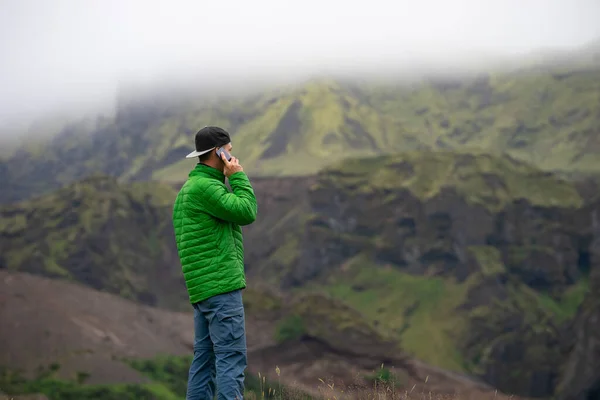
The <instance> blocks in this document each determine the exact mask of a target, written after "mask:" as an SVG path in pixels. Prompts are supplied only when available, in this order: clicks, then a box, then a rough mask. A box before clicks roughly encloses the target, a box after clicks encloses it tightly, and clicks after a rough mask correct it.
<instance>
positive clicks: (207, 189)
mask: <svg viewBox="0 0 600 400" xmlns="http://www.w3.org/2000/svg"><path fill="white" fill-rule="evenodd" d="M224 187H225V184H224V183H222V182H220V181H218V180H216V179H211V178H207V177H203V176H195V177H191V178H189V179H188V180H187V181H186V182H185V184H184V185H183V186H182V187H181V189H180V191H179V193H180V194H182V195H185V194H191V195H199V194H207V193H211V192H214V191H215V190H220V189H222V188H224Z"/></svg>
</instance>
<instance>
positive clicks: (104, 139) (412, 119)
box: [0, 64, 600, 202]
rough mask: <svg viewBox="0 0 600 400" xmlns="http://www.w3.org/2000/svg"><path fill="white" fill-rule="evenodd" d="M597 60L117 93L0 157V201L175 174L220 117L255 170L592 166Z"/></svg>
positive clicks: (599, 74)
mask: <svg viewBox="0 0 600 400" xmlns="http://www.w3.org/2000/svg"><path fill="white" fill-rule="evenodd" d="M599 82H600V68H598V67H597V66H594V65H593V64H591V65H586V66H585V67H580V68H570V69H569V68H566V67H556V68H554V69H552V68H549V69H543V70H530V71H528V72H520V73H516V72H515V73H510V74H509V73H504V74H492V73H490V74H485V75H482V76H478V77H472V78H465V79H462V80H458V79H457V80H424V81H420V82H416V83H414V84H412V85H408V84H396V83H393V82H389V83H388V84H377V85H376V84H362V83H360V84H359V83H348V82H345V81H338V80H314V81H309V82H307V83H305V84H303V85H295V86H289V87H283V88H279V89H268V90H265V91H264V92H262V93H260V94H257V95H253V96H246V97H240V98H230V99H221V100H214V101H192V100H185V101H183V100H181V101H167V100H164V101H161V100H160V99H159V100H157V99H150V100H147V101H141V100H136V102H133V103H130V102H125V101H123V102H122V103H121V104H120V105H119V108H118V113H117V115H116V116H115V117H114V118H113V119H101V120H99V121H86V122H83V123H78V124H72V125H67V126H66V127H65V128H64V129H63V131H62V133H61V134H59V135H58V136H56V137H55V138H54V139H53V140H52V141H51V142H50V143H47V144H42V145H40V144H36V145H35V147H31V146H28V147H26V150H25V151H24V152H19V153H18V154H15V157H14V158H12V159H9V160H5V161H4V162H3V163H2V164H0V179H1V180H2V181H3V182H6V186H5V189H4V190H3V191H2V194H1V196H0V201H3V202H6V201H12V200H17V199H22V198H26V197H28V196H29V195H31V194H36V193H40V192H42V191H44V190H49V189H52V188H54V187H56V186H58V185H62V184H65V183H68V182H70V181H72V180H76V179H80V178H82V177H85V176H87V175H88V174H90V173H92V172H103V173H107V174H111V175H115V176H119V177H122V178H124V179H149V178H154V179H160V180H173V181H181V180H183V179H185V177H186V175H187V173H188V171H189V170H190V168H191V167H192V165H193V162H194V161H193V160H192V161H190V160H186V159H184V157H185V155H186V154H187V152H189V150H190V149H191V148H192V146H193V134H194V132H196V131H197V130H198V129H199V128H200V127H202V126H205V125H210V124H214V125H221V126H223V127H225V128H227V129H229V130H230V131H231V133H232V134H233V144H234V151H235V154H236V156H238V157H239V158H240V160H241V161H242V162H243V165H244V167H245V169H246V170H247V171H248V172H250V173H251V174H252V175H254V176H258V175H263V176H274V175H305V174H311V173H314V172H316V171H317V170H319V169H320V168H321V167H323V166H325V165H328V164H330V163H331V162H335V161H336V160H339V159H341V158H344V157H351V156H359V155H374V154H382V153H393V152H398V151H410V150H418V149H424V148H428V149H459V150H462V149H471V150H472V149H483V150H485V151H488V152H508V153H509V154H511V155H513V156H514V157H516V158H518V159H521V160H525V161H529V162H531V163H533V164H534V165H536V166H538V167H541V168H543V169H551V170H554V169H557V170H565V171H570V172H597V171H598V169H599V167H598V166H599V165H600V159H599V158H598V155H597V154H598V150H599V149H600V147H599V146H600V142H599V141H598V138H599V137H600V135H599V134H598V126H600V114H599V112H598V109H599V108H598V105H599V104H600V98H599V96H598V93H599V91H600V86H599V85H600V83H599Z"/></svg>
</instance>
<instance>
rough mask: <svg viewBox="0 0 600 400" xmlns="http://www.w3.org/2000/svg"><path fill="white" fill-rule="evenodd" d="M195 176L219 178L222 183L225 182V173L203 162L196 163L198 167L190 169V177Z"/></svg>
mask: <svg viewBox="0 0 600 400" xmlns="http://www.w3.org/2000/svg"><path fill="white" fill-rule="evenodd" d="M195 176H203V177H206V178H212V179H217V180H219V181H221V182H222V183H225V175H224V174H223V173H222V172H221V171H219V170H218V169H216V168H213V167H209V166H208V165H206V164H202V163H198V164H196V167H195V168H194V169H193V170H191V171H190V174H189V177H190V178H191V177H195Z"/></svg>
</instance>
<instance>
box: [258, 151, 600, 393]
mask: <svg viewBox="0 0 600 400" xmlns="http://www.w3.org/2000/svg"><path fill="white" fill-rule="evenodd" d="M308 201H309V215H310V216H309V217H308V218H307V219H306V221H307V222H306V224H305V226H304V228H303V229H302V230H301V231H300V232H298V233H297V235H298V236H296V237H292V238H288V239H287V240H286V241H285V242H284V244H282V245H280V248H286V249H288V251H287V252H286V254H287V255H288V263H287V265H286V266H285V268H284V267H283V266H281V265H277V264H275V263H274V264H273V265H275V266H278V268H275V269H274V271H279V272H273V273H272V274H271V277H272V282H273V284H275V282H280V284H281V285H282V287H283V288H284V289H285V290H291V291H297V292H303V291H305V290H320V291H325V292H327V293H329V294H330V295H331V296H334V297H335V298H338V299H341V300H343V301H345V302H346V303H348V304H349V305H351V306H353V307H355V308H357V309H358V310H359V311H361V312H362V313H363V315H365V317H366V318H367V319H369V320H370V322H371V324H372V325H373V326H376V327H378V328H379V329H382V330H384V331H387V332H392V333H394V334H395V335H397V336H399V337H400V338H401V340H402V343H403V347H404V348H405V349H406V351H408V352H410V353H411V354H413V355H414V356H416V357H417V358H419V359H422V360H424V361H426V362H428V363H432V364H435V365H438V366H441V367H444V368H446V369H450V370H455V371H468V372H470V373H472V374H477V375H481V376H483V377H484V379H485V380H486V381H487V382H488V383H491V384H493V385H494V386H496V387H498V388H499V389H500V390H503V391H505V392H510V393H519V394H522V395H525V396H534V397H538V396H548V395H550V394H551V393H552V391H553V390H554V389H553V388H554V387H555V385H556V381H557V379H558V378H557V377H558V376H559V375H560V368H561V366H562V365H563V362H564V359H565V357H566V356H565V354H566V353H567V352H568V350H567V347H568V344H567V341H566V339H565V338H566V337H568V336H569V334H570V333H565V332H572V331H571V330H570V328H568V326H569V323H570V322H571V321H572V320H573V318H575V316H576V314H577V312H578V309H579V306H580V305H581V303H582V301H583V298H584V296H585V294H586V293H587V292H588V282H589V280H588V275H589V270H590V268H592V267H593V266H592V264H591V263H592V262H593V261H594V260H592V259H590V254H591V251H592V250H591V248H590V246H591V243H592V242H593V241H594V240H595V238H597V237H598V236H597V235H598V231H597V213H598V211H599V207H600V203H598V202H597V201H596V202H594V203H592V204H586V203H584V202H583V200H582V198H581V197H580V195H579V193H578V192H577V191H576V190H575V188H574V187H573V186H572V185H571V183H569V182H568V181H565V180H563V179H561V178H558V177H556V176H553V175H551V174H548V173H546V172H542V171H539V170H537V169H536V168H534V167H532V166H530V165H527V164H524V163H523V162H521V161H516V160H514V159H511V158H509V157H507V156H505V157H497V156H494V155H485V154H479V155H473V154H460V153H455V152H431V151H424V152H416V153H405V154H401V155H397V156H388V157H375V158H366V159H360V160H354V161H343V162H340V163H339V164H337V165H334V166H332V167H330V168H328V169H325V170H323V171H322V172H321V173H320V174H319V175H318V176H317V180H316V182H315V183H314V184H313V185H312V186H311V187H310V189H309V195H308ZM290 229H291V228H290ZM292 232H293V230H292ZM594 268H597V267H595V266H594ZM249 270H251V267H250V268H249ZM514 352H516V353H514ZM513 354H518V356H516V355H513ZM510 371H512V372H513V373H509V372H510Z"/></svg>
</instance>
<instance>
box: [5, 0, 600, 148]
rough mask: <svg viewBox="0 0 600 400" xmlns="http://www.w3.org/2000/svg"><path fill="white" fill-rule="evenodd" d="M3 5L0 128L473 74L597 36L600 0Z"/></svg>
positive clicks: (21, 1)
mask: <svg viewBox="0 0 600 400" xmlns="http://www.w3.org/2000/svg"><path fill="white" fill-rule="evenodd" d="M0 4H1V5H0V7H1V8H0V88H1V90H0V124H3V123H4V124H6V123H8V122H11V121H12V122H14V121H24V120H29V119H30V118H31V117H32V116H39V115H42V113H48V112H57V111H64V110H68V111H78V112H79V111H81V112H83V111H89V110H95V109H97V108H98V107H102V108H103V109H104V108H105V107H106V106H109V105H110V104H111V102H112V101H113V100H114V97H115V91H116V88H117V86H118V84H119V82H121V83H122V82H131V81H135V82H138V83H140V82H141V83H143V82H151V81H154V82H159V83H160V84H165V85H175V84H176V83H179V84H181V83H182V82H186V84H187V83H190V84H193V85H195V86H194V87H199V88H200V87H201V85H202V84H211V85H212V87H213V89H214V88H217V89H218V88H220V87H222V88H224V89H226V88H228V89H229V90H232V89H233V90H235V89H236V88H238V87H240V88H241V87H244V85H247V84H248V82H255V81H260V82H264V81H273V80H286V79H295V78H298V77H306V76H309V75H311V74H336V73H337V74H343V73H348V72H356V71H363V70H364V71H369V73H370V74H374V73H375V72H376V71H379V70H381V71H384V70H387V71H390V70H394V69H398V70H400V69H406V68H409V69H410V67H411V66H412V67H414V68H422V66H423V65H424V64H427V65H429V66H434V67H435V68H439V69H443V68H445V67H450V65H453V66H458V65H464V66H468V65H469V64H471V63H475V62H482V61H486V60H487V61H494V60H497V59H502V58H503V57H507V56H514V55H524V54H528V53H530V52H532V51H537V50H539V49H541V50H545V49H555V48H569V47H574V46H582V45H585V44H586V43H588V42H590V41H592V40H594V39H597V38H599V37H600V23H598V21H600V1H598V0H486V1H482V0H422V1H420V2H417V1H414V0H411V1H399V0H396V1H391V0H390V1H383V0H369V1H366V0H363V1H349V0H319V1H315V0H304V1H301V2H300V1H275V0H254V1H248V0H245V1H242V0H238V1H227V0H219V1H216V0H211V1H205V0H195V1H181V0H169V1H166V0H162V1H148V0H143V1H142V0H102V1H92V0H85V1H83V0H37V1H33V0H0ZM199 90H201V89H199ZM6 132H10V130H9V131H5V133H4V135H5V136H6V135H7V134H8V133H6ZM0 134H1V133H0Z"/></svg>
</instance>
